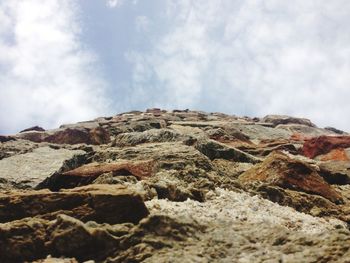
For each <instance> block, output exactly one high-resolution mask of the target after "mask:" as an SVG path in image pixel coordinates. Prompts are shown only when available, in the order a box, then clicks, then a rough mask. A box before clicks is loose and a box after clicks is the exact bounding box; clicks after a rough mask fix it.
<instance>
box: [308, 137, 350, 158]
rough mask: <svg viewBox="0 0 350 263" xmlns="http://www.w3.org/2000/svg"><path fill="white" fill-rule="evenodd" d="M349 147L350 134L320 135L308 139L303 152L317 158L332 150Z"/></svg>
mask: <svg viewBox="0 0 350 263" xmlns="http://www.w3.org/2000/svg"><path fill="white" fill-rule="evenodd" d="M349 147H350V136H320V137H316V138H312V139H310V140H307V141H306V142H305V143H304V145H303V153H304V155H305V156H307V157H309V158H315V157H316V156H318V155H321V154H327V153H329V152H331V151H332V150H336V149H345V148H349Z"/></svg>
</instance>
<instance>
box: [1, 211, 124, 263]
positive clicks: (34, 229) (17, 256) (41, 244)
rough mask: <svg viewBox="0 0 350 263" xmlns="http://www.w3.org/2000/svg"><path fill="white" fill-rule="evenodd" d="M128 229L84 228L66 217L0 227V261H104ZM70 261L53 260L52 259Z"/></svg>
mask: <svg viewBox="0 0 350 263" xmlns="http://www.w3.org/2000/svg"><path fill="white" fill-rule="evenodd" d="M130 228H131V227H130V226H129V225H127V224H125V225H119V226H116V227H113V226H109V225H106V224H104V225H98V224H96V223H87V224H84V223H82V222H80V221H79V220H77V219H74V218H72V217H69V216H66V215H58V216H57V217H55V220H53V221H48V220H44V219H39V218H25V219H22V220H18V221H13V222H10V223H6V224H0V234H1V235H0V260H1V262H4V263H7V262H8V263H10V262H24V261H32V260H36V259H44V258H46V259H45V260H38V261H36V262H77V261H75V260H74V258H76V259H78V261H79V262H82V261H86V260H91V259H93V260H103V259H105V258H106V257H107V256H108V255H109V254H113V252H114V251H115V250H116V249H117V248H118V244H119V241H118V238H119V236H122V235H126V234H127V233H128V231H129V229H130ZM47 255H52V256H54V257H71V258H72V259H71V260H69V261H67V260H64V261H63V260H61V261H58V260H55V261H53V260H52V259H51V257H46V256H47Z"/></svg>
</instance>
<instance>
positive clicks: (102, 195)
mask: <svg viewBox="0 0 350 263" xmlns="http://www.w3.org/2000/svg"><path fill="white" fill-rule="evenodd" d="M0 208H1V209H0V222H1V223H4V222H9V221H13V220H19V219H22V218H26V217H38V218H43V219H47V220H52V219H54V218H55V217H56V215H58V214H65V215H69V216H72V217H75V218H77V219H79V220H82V221H84V222H86V221H90V220H93V221H96V222H100V223H110V224H117V223H125V222H132V223H137V222H138V221H140V220H141V219H142V218H144V217H145V216H147V215H148V210H147V208H146V207H145V205H144V203H143V201H142V198H141V197H140V196H139V195H138V194H137V193H135V192H133V191H131V190H129V189H127V188H126V187H125V186H121V185H98V184H94V185H89V186H83V187H77V188H74V189H70V190H64V191H60V192H51V191H48V190H40V191H26V192H19V191H12V192H6V193H4V194H0Z"/></svg>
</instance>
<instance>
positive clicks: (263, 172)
mask: <svg viewBox="0 0 350 263" xmlns="http://www.w3.org/2000/svg"><path fill="white" fill-rule="evenodd" d="M239 181H240V182H242V183H243V184H250V183H256V182H262V183H265V184H268V185H275V186H279V187H282V188H288V189H291V190H297V191H302V192H305V193H310V194H317V195H320V196H323V197H324V198H326V199H328V200H330V201H332V202H335V203H337V202H341V201H342V197H341V195H340V194H339V193H337V192H336V191H335V189H333V187H332V186H331V185H329V184H328V183H327V182H326V181H325V180H324V179H323V178H322V177H321V176H320V175H319V174H318V173H317V171H316V170H315V169H314V168H313V167H311V166H310V165H308V164H306V163H303V162H301V161H299V160H293V159H291V158H289V157H288V156H286V155H284V154H282V153H279V152H275V153H273V154H271V155H270V156H268V157H267V158H266V159H265V160H264V162H262V163H261V164H259V165H256V166H254V167H253V168H251V169H250V170H248V171H246V172H245V173H243V174H242V175H240V177H239Z"/></svg>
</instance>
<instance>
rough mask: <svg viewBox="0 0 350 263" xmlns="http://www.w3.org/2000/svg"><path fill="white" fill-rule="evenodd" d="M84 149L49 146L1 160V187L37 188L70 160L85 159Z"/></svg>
mask: <svg viewBox="0 0 350 263" xmlns="http://www.w3.org/2000/svg"><path fill="white" fill-rule="evenodd" d="M84 154H85V152H84V151H80V150H73V151H72V150H67V149H53V148H50V147H48V146H45V147H40V148H36V149H34V150H33V151H32V152H28V153H24V154H18V155H13V156H11V157H8V158H5V159H2V160H0V189H1V188H2V189H7V188H21V189H25V188H35V187H36V186H38V185H39V184H40V183H41V182H42V181H43V180H45V178H47V177H50V176H51V175H52V174H54V173H55V172H58V171H60V170H62V169H64V168H65V165H66V164H67V163H68V162H70V161H71V162H73V161H74V160H75V159H76V160H78V159H84Z"/></svg>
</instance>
